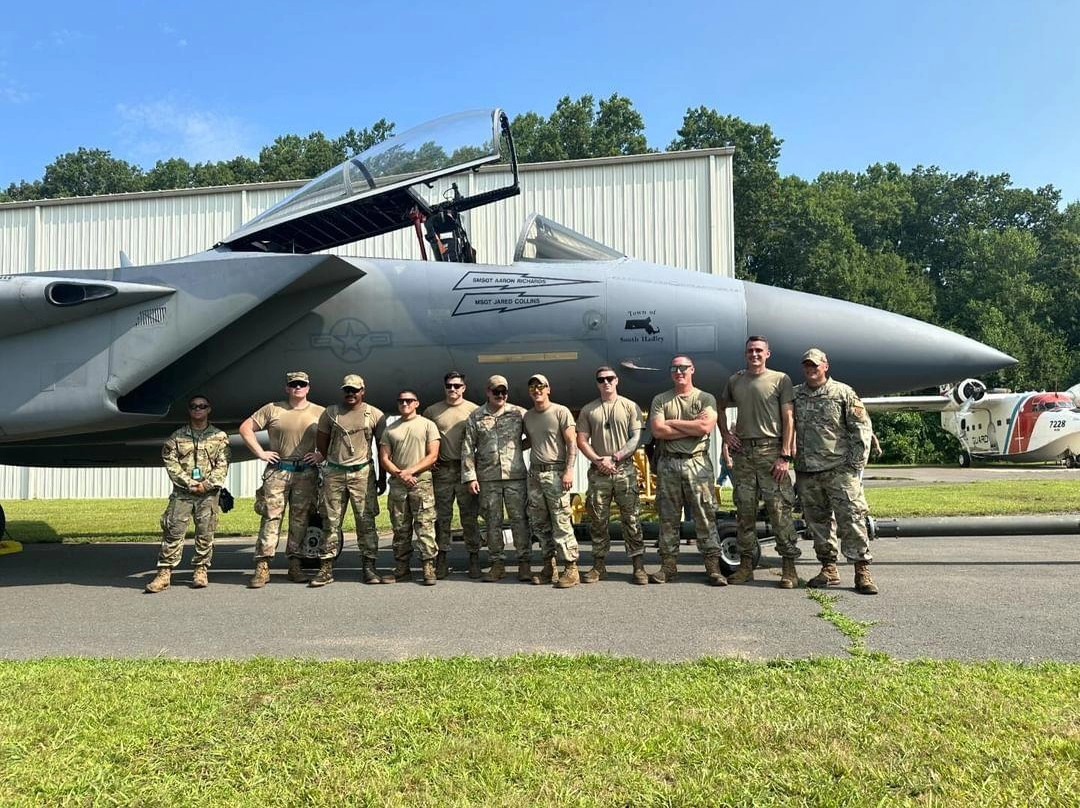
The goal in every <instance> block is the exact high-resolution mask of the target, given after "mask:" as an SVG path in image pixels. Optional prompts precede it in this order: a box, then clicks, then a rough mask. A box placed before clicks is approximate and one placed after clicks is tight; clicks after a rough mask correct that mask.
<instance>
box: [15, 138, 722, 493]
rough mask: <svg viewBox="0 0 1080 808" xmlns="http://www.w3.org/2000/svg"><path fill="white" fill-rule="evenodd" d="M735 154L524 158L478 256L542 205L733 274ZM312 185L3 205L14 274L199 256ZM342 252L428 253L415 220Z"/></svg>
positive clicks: (111, 487)
mask: <svg viewBox="0 0 1080 808" xmlns="http://www.w3.org/2000/svg"><path fill="white" fill-rule="evenodd" d="M733 153H734V150H733V149H732V148H723V149H705V150H699V151H683V152H670V153H661V154H645V155H633V156H626V157H610V158H597V159H588V160H570V161H562V162H553V163H535V164H526V165H521V166H519V169H520V172H521V178H520V179H521V188H522V190H521V194H520V195H518V196H516V197H513V198H511V199H508V200H504V201H501V202H498V203H496V204H493V205H488V206H485V207H481V208H477V209H475V210H473V211H470V212H468V213H466V214H465V216H466V217H467V224H468V228H469V231H470V235H471V238H472V243H473V246H474V247H475V248H476V250H477V253H478V261H479V262H480V263H489V264H509V263H510V262H511V260H512V255H513V252H514V248H515V244H516V241H517V238H518V232H519V230H520V228H521V226H522V224H523V222H524V221H525V220H526V218H527V217H528V215H529V214H530V213H534V212H537V213H540V214H542V215H543V216H545V217H547V218H549V219H553V220H555V221H556V222H559V223H560V224H564V225H566V226H567V227H570V228H571V229H573V230H576V231H578V232H580V233H582V234H584V235H586V236H588V237H590V238H592V239H595V240H596V241H598V242H601V243H603V244H606V245H608V246H610V247H613V248H615V249H616V250H619V251H620V252H623V253H625V254H627V255H632V256H635V257H637V258H640V259H643V260H646V261H651V262H655V263H658V264H666V265H668V266H675V267H681V268H685V269H687V270H692V271H698V272H706V273H711V274H717V275H723V276H728V277H731V276H732V275H733V274H734V239H733V236H734V233H733V229H734V228H733V203H732V171H731V164H732V155H733ZM456 179H457V182H458V185H459V186H462V187H461V191H462V193H467V194H471V193H475V192H479V191H484V190H486V189H487V188H489V187H498V186H500V185H505V184H506V181H507V172H506V171H505V170H502V169H501V168H500V167H498V166H496V167H493V168H483V169H481V170H480V171H478V172H476V173H473V174H470V175H467V177H465V178H456ZM463 183H465V184H468V185H469V187H465V185H464V184H463ZM303 184H304V183H303V182H302V181H297V182H277V183H263V184H256V185H245V186H230V187H218V188H196V189H183V190H175V191H154V192H145V193H134V194H119V195H113V196H102V197H82V198H74V199H51V200H40V201H34V202H14V203H5V204H0V275H15V274H21V273H25V272H35V271H44V270H55V269H70V270H78V269H100V268H106V267H114V266H117V265H119V264H120V263H121V253H124V254H125V255H126V256H127V257H128V258H130V259H131V260H132V261H133V262H134V263H136V264H150V263H155V262H159V261H166V260H169V259H172V258H176V257H179V256H184V255H189V254H193V253H196V252H199V251H201V250H205V249H207V248H208V247H210V246H212V245H214V244H215V243H217V242H218V241H220V240H221V239H223V238H225V237H226V236H227V235H228V234H229V233H231V232H233V231H235V230H237V229H238V228H239V227H240V226H241V225H242V224H244V223H245V222H247V221H249V220H250V219H252V218H254V217H255V216H257V215H258V214H260V213H262V212H263V211H265V210H267V209H269V208H271V207H272V206H274V205H275V204H277V203H278V202H280V201H281V200H282V199H284V198H285V197H286V196H287V195H288V194H290V193H292V192H293V191H294V190H296V189H297V188H298V187H300V186H301V185H303ZM446 190H449V188H447V189H446ZM331 252H334V253H337V254H341V255H350V256H361V257H376V256H379V257H389V258H402V259H419V258H420V252H419V246H418V243H417V239H416V236H415V234H414V233H413V231H412V230H411V229H408V228H406V229H402V230H399V231H396V232H393V233H389V234H387V235H384V236H379V237H377V238H373V239H370V240H368V241H363V242H357V243H353V244H348V245H345V246H343V247H340V248H337V249H334V250H331ZM0 428H2V414H0ZM164 437H165V435H164V434H163V435H162V438H163V439H164ZM257 474H258V469H257V468H256V464H255V462H254V461H250V462H246V463H237V464H235V465H234V467H233V470H232V471H231V472H230V479H229V483H228V485H229V487H230V488H231V489H232V490H233V491H234V492H237V493H238V494H239V495H245V494H249V493H250V491H252V490H254V488H255V487H256V485H257V483H256V482H255V480H256V479H257ZM169 488H170V486H169V483H168V479H167V477H166V475H165V473H164V471H163V470H161V469H154V468H151V469H41V468H25V467H14V466H0V500H4V499H8V500H10V499H47V498H102V497H165V496H167V495H168V492H169Z"/></svg>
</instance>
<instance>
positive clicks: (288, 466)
mask: <svg viewBox="0 0 1080 808" xmlns="http://www.w3.org/2000/svg"><path fill="white" fill-rule="evenodd" d="M274 468H275V469H277V470H278V471H307V470H308V469H310V468H313V466H309V465H308V464H307V463H305V462H303V461H302V460H279V461H278V462H276V463H275V464H274Z"/></svg>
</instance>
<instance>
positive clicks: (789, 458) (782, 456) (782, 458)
mask: <svg viewBox="0 0 1080 808" xmlns="http://www.w3.org/2000/svg"><path fill="white" fill-rule="evenodd" d="M780 459H781V460H786V461H787V462H788V463H790V462H791V461H792V460H794V459H795V458H794V457H792V456H791V455H780Z"/></svg>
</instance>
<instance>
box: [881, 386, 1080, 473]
mask: <svg viewBox="0 0 1080 808" xmlns="http://www.w3.org/2000/svg"><path fill="white" fill-rule="evenodd" d="M863 403H864V404H865V405H866V406H867V408H868V409H870V410H878V411H888V410H893V411H909V412H939V413H941V428H942V429H944V430H945V431H946V432H949V433H951V434H952V435H954V436H955V437H956V438H957V440H959V441H960V453H959V457H958V458H957V459H958V461H959V463H960V465H961V466H964V467H967V466H970V465H971V463H972V461H973V460H1003V461H1006V462H1010V463H1034V462H1051V461H1057V462H1063V463H1065V464H1066V465H1067V466H1069V468H1080V384H1078V385H1076V386H1074V387H1070V388H1069V389H1068V390H1066V391H1064V392H1060V393H1047V392H1027V393H1014V392H1012V391H1009V390H999V389H993V390H987V389H986V385H985V384H983V383H982V382H980V381H978V380H977V379H966V380H965V381H962V382H960V383H959V384H956V385H945V386H944V387H942V388H941V394H940V395H936V396H887V397H882V398H864V399H863Z"/></svg>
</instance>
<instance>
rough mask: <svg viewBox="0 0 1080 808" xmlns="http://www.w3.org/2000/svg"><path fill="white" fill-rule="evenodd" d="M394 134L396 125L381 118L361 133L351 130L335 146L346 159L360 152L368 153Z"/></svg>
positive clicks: (337, 140) (335, 142) (338, 139)
mask: <svg viewBox="0 0 1080 808" xmlns="http://www.w3.org/2000/svg"><path fill="white" fill-rule="evenodd" d="M393 134H394V124H392V123H391V122H390V121H388V120H386V118H379V120H377V121H375V123H373V124H372V125H371V126H370V127H367V128H366V129H361V130H360V131H359V132H357V131H356V130H355V129H349V131H348V132H346V133H345V134H343V135H342V136H341V137H339V138H337V139H336V140H335V141H334V146H335V148H337V149H340V150H341V152H342V153H343V154H344V155H345V157H346V158H348V157H354V156H355V155H357V154H359V153H360V152H363V151H367V150H368V149H370V148H371V147H372V146H374V145H376V144H378V143H382V142H383V141H384V140H386V139H387V138H388V137H391V136H392V135H393Z"/></svg>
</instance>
